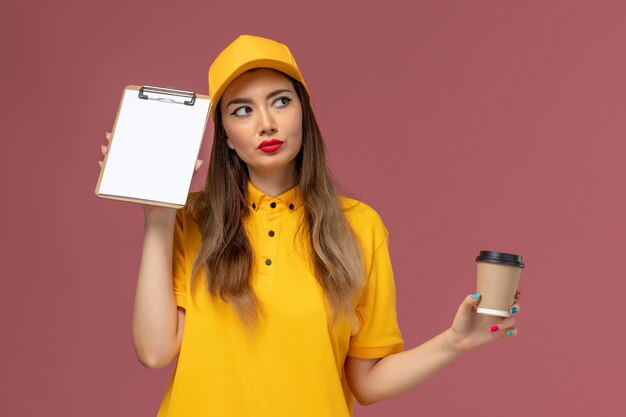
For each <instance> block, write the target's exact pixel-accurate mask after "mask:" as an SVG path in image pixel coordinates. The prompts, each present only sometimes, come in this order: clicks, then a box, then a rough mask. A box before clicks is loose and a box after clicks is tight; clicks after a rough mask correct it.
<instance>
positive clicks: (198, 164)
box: [194, 159, 204, 172]
mask: <svg viewBox="0 0 626 417" xmlns="http://www.w3.org/2000/svg"><path fill="white" fill-rule="evenodd" d="M202 164H204V161H203V160H202V159H198V160H197V161H196V167H195V168H194V172H197V171H198V170H199V169H200V167H201V166H202Z"/></svg>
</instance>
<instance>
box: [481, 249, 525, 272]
mask: <svg viewBox="0 0 626 417" xmlns="http://www.w3.org/2000/svg"><path fill="white" fill-rule="evenodd" d="M476 262H491V263H494V264H505V265H511V266H517V267H519V268H523V267H524V261H523V260H522V257H521V256H520V255H514V254H512V253H504V252H494V251H489V250H481V251H480V255H478V256H477V257H476Z"/></svg>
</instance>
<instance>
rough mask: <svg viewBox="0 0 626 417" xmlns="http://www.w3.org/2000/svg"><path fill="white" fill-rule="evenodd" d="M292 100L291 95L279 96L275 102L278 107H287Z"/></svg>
mask: <svg viewBox="0 0 626 417" xmlns="http://www.w3.org/2000/svg"><path fill="white" fill-rule="evenodd" d="M291 100H292V99H290V98H289V97H279V98H277V99H276V101H275V102H274V104H275V105H276V107H285V106H287V105H288V104H289V102H290V101H291Z"/></svg>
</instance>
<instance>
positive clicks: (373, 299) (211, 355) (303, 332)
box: [158, 182, 403, 417]
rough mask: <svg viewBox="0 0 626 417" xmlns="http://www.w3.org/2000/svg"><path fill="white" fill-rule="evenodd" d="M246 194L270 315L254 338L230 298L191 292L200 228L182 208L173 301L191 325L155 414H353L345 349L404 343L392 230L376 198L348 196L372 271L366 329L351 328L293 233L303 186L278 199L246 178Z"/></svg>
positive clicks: (384, 350)
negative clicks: (371, 202) (336, 315)
mask: <svg viewBox="0 0 626 417" xmlns="http://www.w3.org/2000/svg"><path fill="white" fill-rule="evenodd" d="M247 200H248V204H249V205H250V207H251V208H252V215H251V216H250V217H249V218H248V219H247V220H246V222H245V223H244V227H245V230H246V232H247V235H248V237H249V239H250V243H251V245H252V248H253V254H254V265H253V269H252V280H253V288H254V291H255V293H256V294H257V296H258V297H259V299H260V300H261V302H262V303H263V306H264V308H265V311H266V313H267V319H266V320H261V321H260V322H259V323H261V327H260V328H259V329H258V331H257V332H256V333H255V334H254V336H253V337H252V338H250V337H249V336H247V335H246V333H245V331H244V329H243V325H242V324H241V323H240V322H239V318H238V316H237V315H236V313H235V311H234V309H233V308H232V307H231V306H230V305H229V304H227V303H226V302H223V301H221V300H217V301H216V300H212V299H211V298H209V297H208V296H206V295H203V296H201V297H198V294H201V291H196V292H195V298H194V300H195V301H196V302H195V303H194V302H192V301H191V295H190V275H191V268H192V265H193V262H194V260H195V256H196V253H197V251H198V249H199V247H200V244H201V236H200V232H199V229H198V225H197V224H196V223H195V222H194V220H193V219H192V218H191V217H190V216H189V215H188V214H186V213H185V211H184V209H181V210H179V211H178V212H177V217H176V228H175V233H174V257H173V276H174V295H175V298H176V303H177V305H179V306H181V307H184V308H185V310H186V315H185V328H184V334H183V340H182V346H181V349H180V354H179V357H178V361H177V364H176V368H175V369H174V372H173V375H172V378H171V380H170V383H169V385H168V387H167V391H166V393H165V397H164V398H163V402H162V404H161V407H160V409H159V413H158V417H196V416H197V417H200V416H201V417H231V416H232V417H296V416H297V417H309V416H310V417H347V416H351V415H352V411H353V407H354V397H353V396H352V393H351V392H350V388H349V386H348V383H347V381H346V377H345V372H344V361H345V358H346V356H353V357H357V358H381V357H384V356H386V355H389V354H391V353H396V352H401V351H402V350H403V340H402V335H401V333H400V330H399V328H398V324H397V319H396V298H395V286H394V280H393V272H392V268H391V262H390V259H389V251H388V232H387V229H386V228H385V226H384V224H383V223H382V221H381V219H380V217H379V216H378V214H377V213H376V212H375V211H374V210H373V209H372V208H371V207H369V206H368V205H366V204H364V203H362V202H359V201H356V200H352V199H348V198H343V197H341V204H342V206H343V208H344V212H345V215H346V218H347V219H348V221H349V224H350V225H351V226H352V228H353V230H354V231H355V232H356V235H357V236H358V238H359V242H360V245H361V248H362V251H363V257H364V261H365V274H366V277H367V284H366V285H365V287H364V289H363V291H362V294H361V297H360V299H359V302H358V305H357V314H358V317H359V322H360V329H359V330H358V332H356V333H355V334H351V333H352V332H351V329H350V324H349V323H348V321H347V320H343V321H338V322H337V323H336V324H335V325H333V326H331V325H330V324H329V320H328V319H327V311H328V310H327V309H326V307H325V301H324V300H323V291H322V288H321V287H320V286H319V284H318V282H317V280H316V279H315V276H314V275H313V272H312V271H311V269H310V267H309V260H308V259H306V258H305V256H303V253H306V251H304V250H302V248H300V247H299V246H300V244H299V243H298V242H299V240H298V239H294V238H295V233H296V230H297V227H298V225H299V223H300V222H302V221H303V209H304V207H303V206H302V202H301V200H300V198H299V196H298V187H294V188H291V189H290V190H287V191H286V192H285V193H283V194H282V195H280V196H278V197H274V198H272V197H269V196H266V195H264V194H263V193H261V192H260V191H259V190H257V189H256V188H255V187H254V186H253V185H252V183H250V182H248V193H247ZM201 273H204V272H201Z"/></svg>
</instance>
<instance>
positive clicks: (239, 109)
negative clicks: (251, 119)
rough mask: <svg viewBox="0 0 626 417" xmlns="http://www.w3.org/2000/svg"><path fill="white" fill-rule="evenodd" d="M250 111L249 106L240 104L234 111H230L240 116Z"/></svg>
mask: <svg viewBox="0 0 626 417" xmlns="http://www.w3.org/2000/svg"><path fill="white" fill-rule="evenodd" d="M251 111H252V108H251V107H249V106H241V107H237V108H236V109H235V111H234V112H232V113H231V115H233V116H237V117H242V116H245V115H247V114H248V113H250V112H251Z"/></svg>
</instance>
